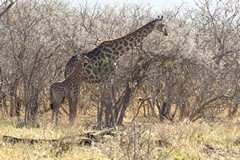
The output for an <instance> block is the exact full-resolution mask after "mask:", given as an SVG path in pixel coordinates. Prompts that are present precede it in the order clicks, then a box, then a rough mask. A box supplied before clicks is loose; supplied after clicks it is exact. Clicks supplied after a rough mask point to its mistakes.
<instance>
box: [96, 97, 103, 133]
mask: <svg viewBox="0 0 240 160" xmlns="http://www.w3.org/2000/svg"><path fill="white" fill-rule="evenodd" d="M102 115H103V104H102V102H99V103H98V113H97V126H96V128H97V129H99V130H102V129H103V126H102Z"/></svg>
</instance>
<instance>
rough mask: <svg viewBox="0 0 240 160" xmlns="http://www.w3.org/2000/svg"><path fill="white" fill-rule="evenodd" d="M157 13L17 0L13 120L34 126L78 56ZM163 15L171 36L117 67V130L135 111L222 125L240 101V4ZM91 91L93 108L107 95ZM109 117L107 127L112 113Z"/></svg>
mask: <svg viewBox="0 0 240 160" xmlns="http://www.w3.org/2000/svg"><path fill="white" fill-rule="evenodd" d="M7 5H8V4H7V3H4V4H3V5H1V6H0V7H1V9H2V10H4V9H5V7H7ZM158 14H159V13H158ZM158 14H157V13H153V12H152V10H151V8H150V7H149V8H147V7H144V6H142V5H123V6H100V5H97V4H96V5H94V6H91V7H90V6H88V5H86V3H84V4H80V5H79V6H77V7H76V8H72V7H70V6H69V5H67V4H65V3H63V2H59V1H47V0H46V1H45V0H23V1H17V2H16V3H15V4H14V5H13V6H12V7H11V9H9V10H8V11H7V12H6V13H5V14H4V15H3V16H1V17H0V36H1V38H0V59H1V61H0V69H1V72H0V91H1V92H0V96H1V105H2V107H1V108H2V110H3V112H6V111H8V114H9V115H11V116H14V115H17V114H18V112H19V108H20V107H21V106H22V110H23V109H24V113H25V120H26V121H27V120H29V119H35V118H36V117H37V114H38V113H39V112H40V111H43V110H45V109H46V108H48V107H49V102H48V97H49V93H48V92H49V86H50V84H52V83H53V82H55V81H59V80H63V79H64V76H63V72H64V69H65V65H66V63H67V61H68V60H69V59H70V57H71V56H72V55H74V54H77V53H82V52H84V51H89V50H91V49H93V48H94V47H95V46H97V45H98V44H99V43H100V42H101V41H104V40H109V39H114V38H118V37H121V36H124V35H126V34H127V33H130V32H132V31H134V30H135V29H137V28H139V27H141V26H143V25H144V24H145V23H147V22H149V21H151V20H152V19H154V18H156V17H157V15H158ZM161 15H163V17H164V19H165V24H166V26H167V30H168V33H169V35H168V36H167V37H163V36H162V35H161V34H160V33H158V32H154V33H152V34H151V35H150V36H149V37H147V38H146V39H145V40H144V43H143V44H142V46H140V47H139V48H136V49H134V50H133V51H132V53H130V54H127V55H125V56H123V57H122V58H121V59H120V60H119V62H118V65H117V71H116V75H115V77H114V81H113V83H112V84H111V87H110V88H111V91H110V92H111V95H112V96H109V97H111V99H110V101H111V103H109V105H113V106H114V108H115V116H116V117H115V118H116V121H117V123H118V124H122V122H123V118H124V115H125V111H126V110H127V108H128V107H129V106H131V105H133V104H139V106H138V107H144V108H145V115H146V116H156V117H158V118H159V119H160V120H163V119H169V120H178V119H183V118H190V120H197V119H198V118H208V117H211V118H215V117H218V116H219V115H220V113H223V112H224V113H226V112H225V111H227V113H228V116H234V115H235V114H236V113H237V109H238V108H239V105H238V104H239V101H240V100H239V98H240V93H239V78H240V72H239V60H240V57H239V56H240V45H239V41H240V1H239V0H230V1H229V0H228V1H227V0H226V1H224V0H201V1H199V2H197V5H196V6H195V7H194V8H192V9H191V8H190V9H189V8H188V9H186V8H173V9H172V10H165V11H164V10H163V13H161ZM89 90H90V91H93V92H87V90H85V89H84V87H83V88H82V90H81V93H82V98H81V99H82V102H81V103H83V104H81V105H85V106H89V107H91V105H92V104H89V103H87V101H88V102H89V101H91V102H92V103H95V102H96V101H97V99H101V98H99V97H101V95H99V94H100V92H98V87H93V86H91V85H88V91H89ZM93 93H97V94H95V95H93ZM94 96H95V98H94ZM137 97H138V99H137ZM84 99H87V101H84ZM94 100H96V101H94ZM6 101H7V102H9V105H7V106H6ZM133 101H134V102H135V103H132V102H133ZM137 101H139V103H138V102H137ZM104 103H107V102H106V101H105V102H104ZM105 105H106V104H105ZM105 114H106V115H105V117H106V121H108V118H109V115H108V112H107V109H106V111H105ZM225 116H226V115H225Z"/></svg>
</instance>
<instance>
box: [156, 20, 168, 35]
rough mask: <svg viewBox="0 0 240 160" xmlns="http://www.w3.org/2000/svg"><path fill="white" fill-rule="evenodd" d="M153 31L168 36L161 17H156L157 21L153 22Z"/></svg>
mask: <svg viewBox="0 0 240 160" xmlns="http://www.w3.org/2000/svg"><path fill="white" fill-rule="evenodd" d="M155 29H156V30H158V31H159V32H162V33H163V34H164V35H165V36H167V35H168V33H167V29H166V27H165V25H164V22H163V16H162V17H161V18H160V17H159V16H158V19H156V20H155Z"/></svg>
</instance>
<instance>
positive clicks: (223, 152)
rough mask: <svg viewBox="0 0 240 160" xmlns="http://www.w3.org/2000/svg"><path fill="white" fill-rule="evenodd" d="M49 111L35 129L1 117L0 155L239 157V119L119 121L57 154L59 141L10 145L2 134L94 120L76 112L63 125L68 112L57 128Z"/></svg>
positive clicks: (84, 128) (49, 134) (40, 132)
mask: <svg viewBox="0 0 240 160" xmlns="http://www.w3.org/2000/svg"><path fill="white" fill-rule="evenodd" d="M49 117H50V115H49V114H47V115H45V116H43V117H40V119H39V122H41V123H40V128H16V127H15V126H16V123H15V119H9V118H7V119H4V118H2V119H1V120H0V128H1V129H0V138H1V139H0V159H4V160H8V159H19V160H21V159H24V160H25V159H31V160H34V159H64V160H65V159H70V160H73V159H89V160H93V159H99V160H100V159H122V160H123V159H177V160H180V159H240V123H239V122H237V120H232V121H229V122H215V123H207V122H194V123H192V122H188V121H184V122H178V123H169V122H164V123H160V122H158V123H156V121H155V122H154V123H149V122H148V123H136V124H131V123H129V124H127V125H126V126H124V127H123V126H121V127H119V128H118V130H117V131H115V132H116V136H115V137H112V136H105V137H104V139H103V140H102V141H101V142H98V143H94V144H93V145H92V146H90V147H83V146H77V145H74V144H71V145H69V144H68V143H67V142H66V143H64V145H66V146H67V149H66V150H63V151H61V153H60V154H58V155H57V156H56V152H57V151H58V149H59V148H60V147H61V146H59V144H54V145H53V144H50V143H42V144H32V145H31V144H21V143H19V144H10V143H5V142H3V141H2V136H3V135H9V136H15V137H22V138H36V139H38V138H39V139H40V138H46V139H51V138H60V137H63V136H69V135H76V134H80V133H83V132H88V131H91V130H92V128H91V125H93V124H94V123H95V121H94V119H95V117H94V118H91V117H90V116H87V115H85V116H81V118H79V120H78V121H77V123H76V124H74V126H73V127H68V125H67V124H68V121H67V116H66V115H65V116H62V117H61V121H60V122H61V123H60V127H59V128H58V129H56V128H54V126H53V125H51V124H50V123H49Z"/></svg>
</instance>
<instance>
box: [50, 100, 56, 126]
mask: <svg viewBox="0 0 240 160" xmlns="http://www.w3.org/2000/svg"><path fill="white" fill-rule="evenodd" d="M50 108H51V109H52V118H51V123H52V124H53V119H54V112H55V109H54V108H55V106H54V104H53V103H51V104H50Z"/></svg>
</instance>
